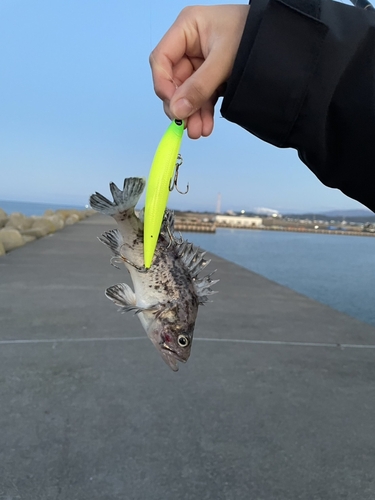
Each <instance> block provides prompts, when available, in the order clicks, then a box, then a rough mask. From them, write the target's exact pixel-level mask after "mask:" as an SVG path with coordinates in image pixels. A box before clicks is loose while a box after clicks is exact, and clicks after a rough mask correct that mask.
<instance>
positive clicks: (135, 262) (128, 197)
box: [90, 177, 219, 371]
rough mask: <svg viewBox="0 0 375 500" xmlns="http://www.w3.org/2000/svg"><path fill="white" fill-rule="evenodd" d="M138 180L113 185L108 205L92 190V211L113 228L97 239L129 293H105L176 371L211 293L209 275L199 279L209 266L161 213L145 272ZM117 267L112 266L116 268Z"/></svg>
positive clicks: (114, 289)
mask: <svg viewBox="0 0 375 500" xmlns="http://www.w3.org/2000/svg"><path fill="white" fill-rule="evenodd" d="M145 184H146V181H145V179H144V178H141V177H129V178H126V179H125V180H124V186H123V189H122V190H121V189H119V188H118V187H117V186H116V184H114V183H113V182H111V183H110V185H109V187H110V191H111V194H112V197H113V201H110V200H109V199H107V198H106V197H105V196H103V195H102V194H100V193H98V192H96V193H95V194H93V195H91V196H90V205H91V207H92V208H93V209H94V210H95V211H97V212H99V213H101V214H104V215H109V216H112V217H113V218H114V219H115V221H116V222H117V228H116V229H111V230H109V231H106V232H104V233H103V234H102V235H101V236H100V237H99V240H100V241H101V242H102V243H104V244H105V245H106V246H107V247H109V249H110V250H111V252H112V254H113V255H112V259H111V263H112V264H114V265H115V264H118V263H123V264H124V265H125V267H126V268H127V270H128V271H129V273H130V277H131V280H132V283H133V287H134V290H133V289H132V288H131V287H130V286H129V285H128V284H126V283H119V284H116V285H113V286H110V287H109V288H107V289H106V291H105V295H106V297H107V298H108V299H110V300H111V301H113V302H114V303H115V304H116V305H117V306H118V307H119V310H120V311H121V312H128V311H133V312H134V313H135V314H136V315H137V316H138V318H139V320H140V322H141V324H142V326H143V328H144V330H145V331H146V333H147V336H148V337H149V339H150V340H151V342H152V343H153V345H154V346H155V347H156V349H157V351H158V352H159V353H160V355H161V357H162V359H163V360H164V361H165V363H166V364H167V365H168V366H169V367H170V368H171V369H172V370H173V371H177V370H178V368H179V366H178V362H181V363H186V361H187V360H188V359H189V356H190V353H191V347H192V342H193V333H194V328H195V322H196V318H197V313H198V307H199V306H200V305H203V304H205V303H206V302H207V301H208V299H209V296H210V295H212V294H214V293H216V291H214V290H212V288H211V286H213V285H214V284H215V283H217V282H218V281H219V280H212V278H211V277H212V274H213V273H214V272H215V271H213V272H211V273H210V274H208V275H206V276H204V277H203V278H201V277H199V276H198V275H199V274H200V273H201V271H202V270H204V269H205V268H206V267H207V265H208V264H209V263H210V260H207V259H205V258H204V256H205V254H206V252H204V251H203V250H201V249H200V248H196V247H195V246H194V245H193V244H192V243H189V242H188V241H187V240H183V239H182V237H180V238H176V237H175V236H174V214H173V212H172V211H171V210H169V209H166V210H165V214H164V216H163V221H162V227H161V231H160V234H159V237H158V240H157V245H156V248H155V254H154V259H153V261H152V264H151V266H150V268H148V269H147V268H145V266H144V247H143V234H144V222H143V219H144V211H143V210H142V211H140V212H136V211H135V207H136V205H137V203H138V201H139V198H140V196H141V194H142V192H143V190H144V188H145ZM116 267H117V266H116Z"/></svg>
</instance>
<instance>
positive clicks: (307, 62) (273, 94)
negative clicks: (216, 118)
mask: <svg viewBox="0 0 375 500" xmlns="http://www.w3.org/2000/svg"><path fill="white" fill-rule="evenodd" d="M296 3H297V4H298V2H295V1H294V0H289V2H288V4H287V3H286V2H282V1H280V0H270V1H269V2H267V1H266V0H252V2H251V7H250V12H249V15H248V19H247V22H246V26H245V30H244V34H243V37H242V40H241V43H240V47H239V50H238V53H237V57H236V61H235V64H234V67H233V72H232V75H231V77H230V79H229V81H228V85H227V89H226V92H225V95H224V100H223V104H222V107H221V113H222V115H223V117H224V118H226V119H227V120H229V121H232V122H234V123H237V124H238V125H240V126H241V127H243V128H245V129H246V130H248V131H249V132H251V133H253V134H254V135H256V136H258V137H260V138H261V139H262V140H265V141H267V142H269V143H271V144H274V145H275V146H279V147H282V146H283V145H284V144H285V142H286V141H287V139H288V137H289V135H290V132H291V130H292V128H293V125H294V123H295V121H296V119H297V117H298V114H299V111H300V109H301V107H302V104H303V101H304V99H305V97H306V95H307V92H308V86H309V81H310V79H311V77H312V75H313V73H314V71H315V68H316V66H317V63H318V61H319V57H320V54H321V51H322V47H323V42H324V39H325V36H326V33H327V30H328V28H327V27H326V26H325V25H324V24H323V23H321V22H320V21H319V20H318V19H317V18H316V17H314V14H315V15H317V16H318V15H319V13H318V12H312V11H311V9H310V11H309V10H308V11H307V13H306V11H305V12H302V11H301V10H297V9H296V8H294V7H293V6H291V5H290V4H292V5H293V4H296ZM303 4H305V5H310V6H311V2H304V1H301V2H300V3H299V5H303Z"/></svg>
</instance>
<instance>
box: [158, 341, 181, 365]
mask: <svg viewBox="0 0 375 500" xmlns="http://www.w3.org/2000/svg"><path fill="white" fill-rule="evenodd" d="M161 349H162V351H165V353H166V354H167V353H168V354H169V355H170V356H171V355H172V356H173V357H174V358H175V359H177V361H181V363H186V359H184V358H182V357H181V356H180V355H179V354H178V353H177V352H176V351H175V350H174V349H172V348H171V347H169V345H167V344H166V343H163V344H161Z"/></svg>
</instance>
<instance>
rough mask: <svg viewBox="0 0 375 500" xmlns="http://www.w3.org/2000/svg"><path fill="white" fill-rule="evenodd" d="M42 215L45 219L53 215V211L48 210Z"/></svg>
mask: <svg viewBox="0 0 375 500" xmlns="http://www.w3.org/2000/svg"><path fill="white" fill-rule="evenodd" d="M44 215H45V216H46V217H49V216H50V215H55V211H54V210H51V209H50V208H49V209H48V210H45V212H44Z"/></svg>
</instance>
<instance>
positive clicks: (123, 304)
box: [105, 283, 144, 314]
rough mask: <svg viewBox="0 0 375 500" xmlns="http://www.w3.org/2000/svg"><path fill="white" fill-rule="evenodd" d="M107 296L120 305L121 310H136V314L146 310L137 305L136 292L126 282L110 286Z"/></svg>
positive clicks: (106, 292)
mask: <svg viewBox="0 0 375 500" xmlns="http://www.w3.org/2000/svg"><path fill="white" fill-rule="evenodd" d="M105 296H106V297H108V298H109V299H110V300H112V302H114V303H115V304H116V305H117V306H119V307H120V309H119V310H120V311H121V312H127V311H134V312H135V314H138V313H140V312H142V311H144V309H143V308H142V307H138V306H137V305H136V302H137V298H136V296H135V293H134V292H133V290H132V289H131V288H130V286H129V285H127V284H126V283H119V284H118V285H113V286H110V287H109V288H107V290H106V291H105Z"/></svg>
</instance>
